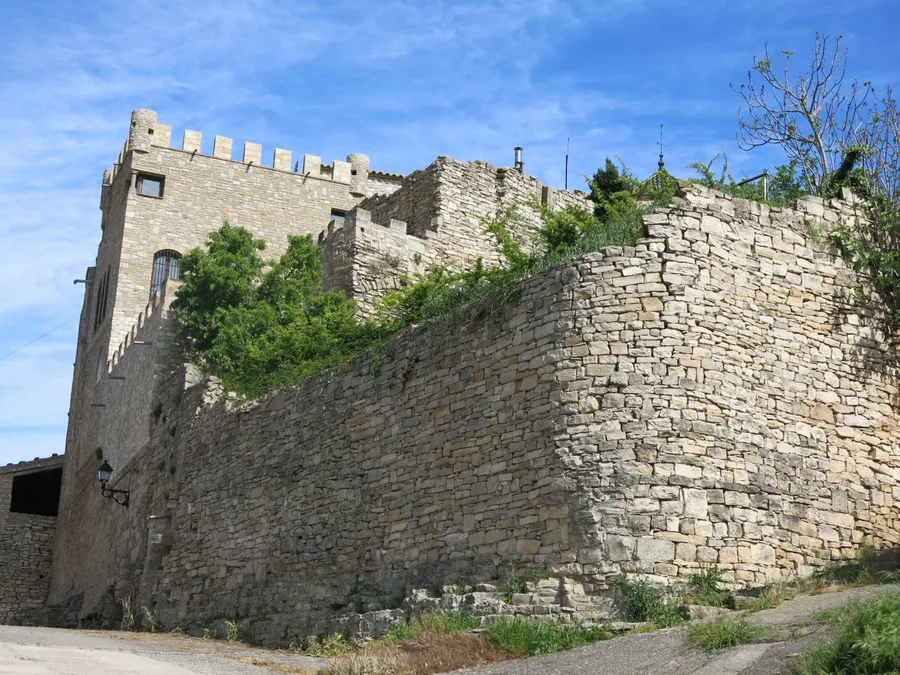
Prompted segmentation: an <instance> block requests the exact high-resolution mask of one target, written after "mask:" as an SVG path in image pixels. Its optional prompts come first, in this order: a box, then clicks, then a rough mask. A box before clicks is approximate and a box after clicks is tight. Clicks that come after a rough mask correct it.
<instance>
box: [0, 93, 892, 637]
mask: <svg viewBox="0 0 900 675" xmlns="http://www.w3.org/2000/svg"><path fill="white" fill-rule="evenodd" d="M170 136H171V128H170V127H168V126H166V125H164V124H160V123H159V122H158V121H157V115H156V113H155V112H153V111H149V110H138V111H135V112H134V113H133V115H132V120H131V129H130V133H129V138H128V141H127V142H126V144H125V147H124V149H123V151H122V153H121V154H120V156H119V158H118V162H117V163H116V164H115V166H114V167H113V168H112V169H110V170H108V171H106V172H105V174H104V177H103V186H102V190H101V210H102V214H103V216H102V222H101V229H102V239H101V242H100V245H99V248H98V254H97V260H96V264H95V265H94V266H93V267H91V268H89V269H88V272H87V276H86V278H85V280H86V281H87V282H88V283H87V284H86V285H85V299H84V306H83V309H82V314H81V322H80V327H79V339H78V347H77V357H76V364H75V374H74V380H73V387H72V398H71V408H70V415H69V430H68V435H67V441H66V452H65V456H64V458H50V459H47V460H37V461H36V462H34V463H28V464H18V465H11V466H8V467H6V468H0V498H4V497H3V495H7V494H9V495H10V497H9V499H8V500H7V501H9V503H10V509H9V512H8V513H7V512H6V511H5V510H4V511H3V513H2V514H0V536H3V537H4V541H14V542H16V544H15V546H12V545H10V546H6V545H5V544H4V547H5V548H4V549H3V555H2V556H0V577H2V578H4V579H10V580H11V581H9V582H4V584H5V586H3V587H2V588H0V620H5V621H8V622H30V621H41V622H46V623H62V624H70V625H71V624H76V623H78V622H85V621H95V622H98V623H101V624H102V623H104V622H106V623H108V624H112V623H114V622H115V621H116V620H117V617H119V616H121V612H122V602H123V601H125V600H127V601H128V602H129V603H130V604H131V605H132V606H134V607H148V608H152V610H153V611H154V612H155V613H156V614H157V615H158V616H159V618H160V619H161V621H162V622H163V623H164V624H166V625H172V626H174V625H179V626H184V627H190V628H194V629H197V628H198V627H203V626H210V625H213V624H214V623H215V622H217V621H221V620H222V619H238V620H240V621H241V622H242V624H243V626H244V629H245V633H246V634H248V635H252V636H254V637H256V638H257V639H260V640H263V641H269V642H278V641H281V640H284V639H286V638H288V637H291V636H292V635H305V634H311V633H316V632H323V631H325V630H328V629H329V627H333V626H334V625H335V624H334V621H335V620H336V619H339V618H340V617H344V618H346V617H347V616H348V615H351V614H360V613H365V612H377V611H380V610H386V609H390V608H393V607H396V606H397V605H398V603H399V602H400V600H402V599H403V598H404V597H405V596H408V594H409V591H410V589H415V588H434V587H436V586H437V587H440V586H445V585H452V584H461V583H476V582H489V581H492V580H496V579H498V578H500V577H502V575H503V571H504V570H506V569H509V568H514V569H523V570H524V569H531V570H542V571H545V572H547V573H549V574H550V579H549V580H547V581H546V582H543V584H542V589H543V590H542V592H541V593H538V594H535V595H534V596H526V597H518V598H517V599H516V607H517V609H515V611H516V612H518V613H535V614H544V615H551V616H554V617H556V618H560V619H566V618H572V617H575V618H577V617H580V616H586V615H589V614H603V613H608V612H611V611H613V607H612V604H611V591H610V587H611V582H612V580H613V579H614V578H615V576H616V575H618V574H619V573H620V572H622V571H628V572H633V573H640V574H644V575H646V577H647V578H650V579H655V580H657V581H660V582H667V581H672V580H676V579H678V578H684V577H686V576H688V575H690V574H692V573H694V572H696V571H698V570H699V569H701V568H704V567H718V568H721V569H722V570H724V572H725V578H726V579H727V581H728V582H730V583H733V584H745V583H749V584H763V583H767V582H772V581H781V580H786V579H790V578H794V577H797V576H806V575H809V574H810V573H812V571H813V570H814V569H816V568H817V567H819V566H821V565H823V564H826V563H828V562H830V561H839V560H842V559H846V558H852V557H853V556H855V555H856V552H857V550H858V548H859V546H860V544H861V543H862V542H864V541H868V542H871V543H874V544H877V545H891V546H893V545H897V544H900V506H898V504H900V445H898V444H900V428H898V422H897V418H896V411H897V406H898V404H900V403H898V400H900V399H898V379H897V370H896V362H895V360H893V359H892V354H891V353H890V352H889V351H888V349H889V348H888V347H885V346H884V344H883V341H882V339H881V336H880V334H879V332H878V329H877V327H876V326H873V325H872V321H871V318H870V317H869V316H868V314H867V313H866V312H865V311H864V310H861V309H858V308H855V307H854V306H853V305H852V304H849V303H848V302H847V301H846V299H845V298H846V295H847V294H846V289H847V288H848V287H849V286H850V285H851V284H852V275H851V273H850V272H849V270H848V269H847V268H846V267H845V266H844V265H843V263H841V262H840V261H839V260H836V259H835V258H834V257H833V256H831V255H829V253H828V252H827V251H826V250H825V249H824V248H823V247H822V246H821V244H819V243H818V240H819V236H818V233H819V232H824V231H827V230H828V229H829V228H831V227H833V226H835V225H837V224H839V223H852V221H853V220H854V219H857V218H860V217H861V215H860V214H859V213H858V204H857V203H856V202H855V200H854V199H853V197H852V195H850V194H846V195H845V197H846V199H844V200H828V201H823V200H822V199H819V198H815V197H808V198H804V199H802V200H799V201H798V202H797V203H796V204H795V206H794V207H793V208H784V209H775V208H769V207H767V206H765V205H760V204H756V203H753V202H747V201H743V200H739V199H731V198H728V197H725V196H724V195H721V194H719V193H715V192H713V191H710V190H707V189H705V188H702V187H699V186H695V185H691V184H682V185H681V186H680V188H679V193H678V195H677V197H676V198H675V200H674V201H673V203H672V204H671V205H670V206H669V207H667V208H664V209H660V210H658V211H656V212H654V213H652V214H650V215H648V216H645V218H644V223H645V230H646V237H645V238H643V239H641V240H640V241H639V242H638V243H637V244H636V245H635V246H632V247H610V248H607V249H605V250H604V251H601V252H598V253H593V254H589V255H586V256H583V257H581V258H578V259H575V260H572V261H569V262H565V263H561V264H559V265H558V266H557V267H555V268H553V269H551V270H549V271H547V272H545V273H543V274H540V275H538V276H536V277H534V278H532V279H530V280H529V281H528V282H527V283H526V284H525V288H524V291H523V293H522V295H521V297H520V298H519V299H518V300H516V301H515V302H513V303H511V304H510V305H509V307H507V308H506V310H505V311H504V312H503V313H502V314H500V315H497V316H492V317H488V318H485V319H484V320H482V321H481V322H480V323H478V324H477V325H473V326H465V327H461V326H456V325H450V324H445V323H435V324H428V325H423V326H419V327H417V328H415V329H411V330H408V331H405V332H404V333H403V334H402V335H399V336H397V337H396V338H395V339H394V340H392V341H391V342H389V343H388V344H386V345H385V346H383V347H382V348H379V349H378V350H375V351H374V352H372V353H367V354H363V355H361V356H360V357H358V358H356V359H354V360H353V361H351V362H349V363H347V364H345V365H343V366H339V367H337V368H334V369H332V370H329V371H326V372H323V373H320V374H318V375H315V376H313V377H310V378H308V379H307V380H305V381H303V382H301V383H300V384H298V385H296V386H293V387H290V388H288V389H285V390H282V391H279V392H275V393H273V394H270V395H268V396H266V397H264V398H262V399H260V400H256V401H250V402H246V403H241V402H239V401H238V400H237V399H235V397H234V396H233V395H230V394H229V393H228V392H225V391H222V389H221V387H220V386H219V385H218V383H217V382H216V381H215V380H214V379H210V378H205V379H204V378H202V377H201V376H200V374H199V373H197V372H196V369H194V368H193V367H192V366H190V365H187V364H184V363H183V359H182V358H181V357H180V352H179V350H178V348H177V342H176V340H175V330H174V327H173V317H172V316H171V313H170V312H169V309H168V307H169V304H170V303H171V300H172V298H173V297H174V291H175V290H176V289H177V286H178V283H179V282H178V258H179V257H180V256H181V255H182V254H183V253H186V252H187V251H188V250H189V249H191V248H193V247H196V246H200V245H202V244H203V243H204V241H205V239H206V236H207V234H208V233H209V232H211V231H213V230H215V229H217V228H218V227H219V226H220V225H221V224H222V222H223V221H229V222H231V223H233V224H235V225H241V226H244V227H246V228H247V229H249V230H251V231H252V232H253V233H254V235H255V236H257V237H259V238H262V239H264V240H265V241H266V242H267V249H266V251H265V253H266V255H269V256H275V255H278V254H280V253H281V252H282V251H283V250H284V247H285V246H286V243H287V239H286V238H287V235H288V234H296V233H299V234H311V235H314V236H316V237H317V238H318V239H317V240H318V242H319V244H320V247H321V254H322V260H323V267H324V273H325V283H326V286H327V287H328V288H329V289H342V290H344V291H345V292H346V293H347V294H348V296H350V297H352V298H354V299H355V300H357V302H358V303H359V307H360V312H361V313H362V314H363V315H365V314H367V313H369V312H371V310H372V307H373V302H374V300H375V299H376V298H377V297H378V296H379V295H381V294H383V293H384V292H385V291H387V290H389V289H392V288H394V287H396V283H397V278H398V276H399V275H401V274H412V273H416V272H422V271H424V270H425V269H427V267H428V266H429V265H431V264H434V263H438V262H447V261H451V260H455V261H459V262H461V263H467V262H471V261H473V260H475V259H476V258H478V257H483V258H485V259H486V260H488V261H490V260H495V259H496V256H497V254H496V252H495V251H494V248H493V245H492V242H491V241H490V240H489V239H488V237H487V235H486V234H485V233H484V232H483V229H484V226H483V224H482V223H483V219H484V218H486V217H490V216H493V215H494V214H496V213H498V212H499V211H500V210H502V209H504V208H505V207H507V206H511V205H514V204H516V203H520V202H522V201H525V200H527V199H531V198H534V199H538V200H540V201H541V202H542V203H544V204H546V205H548V206H550V207H551V208H561V207H564V206H566V205H569V204H579V205H586V206H587V205H589V201H588V197H587V195H585V194H584V193H579V192H567V191H559V190H554V189H552V188H550V187H548V186H545V185H543V184H542V183H540V182H539V181H538V180H536V179H535V178H533V177H531V176H528V175H527V174H525V173H524V172H523V171H521V167H514V168H504V167H501V168H496V167H493V166H491V165H489V164H486V163H483V162H470V163H465V162H459V161H456V160H453V159H450V158H445V157H441V158H438V159H437V160H436V161H435V162H434V163H433V164H431V165H430V166H429V167H427V168H426V169H424V170H421V171H416V172H414V173H412V174H410V175H408V176H401V175H396V174H390V173H383V172H378V171H374V170H371V169H370V167H369V160H368V158H367V157H365V156H364V155H358V154H355V155H350V156H348V158H347V161H346V162H342V161H335V162H333V163H332V164H330V165H326V164H323V163H322V161H321V159H320V158H319V157H315V156H312V155H304V157H303V158H302V161H301V160H296V161H294V160H293V158H292V156H291V153H290V152H289V151H286V150H281V149H276V150H275V151H274V156H273V160H272V162H271V166H269V165H265V164H264V163H263V161H262V148H261V147H260V146H259V145H257V144H253V143H246V144H245V145H244V149H243V154H242V158H241V159H240V160H238V159H234V158H232V154H233V152H232V150H233V148H232V145H233V144H232V140H231V139H229V138H225V137H221V136H216V137H215V141H214V144H213V151H212V155H206V154H203V153H202V152H201V137H200V134H199V133H198V132H193V131H186V132H185V134H184V141H183V143H182V146H181V147H180V148H172V147H170V144H171V138H170ZM104 459H105V460H107V461H108V462H109V463H110V465H111V466H112V467H113V469H114V472H113V476H112V480H111V481H110V483H109V486H108V487H110V488H113V489H116V490H125V491H127V492H128V498H129V503H128V508H121V507H120V506H117V505H116V504H114V503H113V502H112V501H111V500H109V499H104V498H103V496H102V495H101V491H100V487H99V485H98V483H97V478H96V474H97V469H98V467H99V466H100V464H101V463H102V461H103V460H104ZM47 495H52V497H48V496H47ZM56 496H58V503H57V502H55V501H54V500H55V499H56ZM895 500H897V501H895ZM14 506H15V507H16V508H13V507H14ZM57 512H58V515H55V514H57ZM51 541H52V542H53V543H52V546H51V545H50V542H51ZM23 561H28V562H27V564H25V565H23V564H22V562H23ZM12 569H15V570H16V574H15V575H12V574H11V573H10V574H7V572H6V571H7V570H12ZM32 570H33V573H32V572H31V571H32ZM474 595H475V596H478V595H479V594H474ZM482 595H485V594H482ZM469 600H471V601H472V602H474V603H476V604H477V603H482V604H484V605H485V606H489V607H490V611H491V612H499V611H504V610H503V608H498V607H497V604H498V603H499V604H503V603H501V602H500V601H499V600H491V599H490V598H488V597H475V598H469ZM469 600H467V601H469Z"/></svg>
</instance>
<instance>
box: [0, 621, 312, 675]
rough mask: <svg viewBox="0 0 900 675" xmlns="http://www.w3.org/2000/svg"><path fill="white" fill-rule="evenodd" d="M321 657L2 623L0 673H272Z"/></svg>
mask: <svg viewBox="0 0 900 675" xmlns="http://www.w3.org/2000/svg"><path fill="white" fill-rule="evenodd" d="M144 635H146V634H144ZM142 637H143V636H142ZM324 662H325V661H324V660H323V659H315V658H312V657H304V656H296V655H290V654H284V653H283V652H273V651H267V650H262V649H254V648H252V647H246V646H244V645H230V644H227V643H217V642H215V641H210V640H199V639H194V638H188V637H179V636H168V635H165V634H162V635H158V636H155V637H154V636H147V637H146V638H144V639H141V640H131V639H119V638H116V637H107V636H104V635H102V634H101V632H100V631H78V630H61V629H56V628H32V627H25V626H0V675H101V674H102V675H106V674H107V673H109V674H113V673H115V674H116V675H194V674H197V673H201V674H203V675H271V673H273V672H282V673H283V672H291V670H289V669H287V668H285V667H284V666H292V667H293V672H302V671H300V668H302V667H308V668H310V669H311V671H313V670H316V669H318V668H319V667H321V666H322V665H323V664H324ZM254 663H261V664H266V665H253V664H254ZM268 665H271V666H274V667H275V669H272V668H270V667H266V666H268Z"/></svg>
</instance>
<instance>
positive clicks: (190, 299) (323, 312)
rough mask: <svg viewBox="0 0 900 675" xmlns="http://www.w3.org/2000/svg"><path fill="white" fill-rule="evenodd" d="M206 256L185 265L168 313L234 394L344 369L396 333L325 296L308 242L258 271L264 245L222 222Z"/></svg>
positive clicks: (298, 240) (191, 257)
mask: <svg viewBox="0 0 900 675" xmlns="http://www.w3.org/2000/svg"><path fill="white" fill-rule="evenodd" d="M207 248H208V250H207V251H202V250H200V249H194V250H192V251H191V252H190V253H188V254H187V255H186V256H184V258H183V259H182V261H183V262H182V269H183V278H184V283H183V284H182V286H181V288H180V289H179V291H178V297H177V298H176V300H175V303H174V304H173V307H174V308H175V309H176V310H177V311H178V316H179V320H180V322H181V330H182V335H183V336H184V337H185V338H187V341H188V344H189V345H190V346H191V347H193V348H194V349H195V350H196V352H197V353H198V355H199V356H200V357H201V359H202V362H203V363H204V365H205V366H206V367H207V368H208V369H209V370H210V371H211V372H213V373H215V374H216V375H218V376H219V377H221V378H222V380H223V382H224V383H225V385H226V386H227V387H229V388H231V389H234V390H236V391H239V392H242V393H244V394H247V395H249V396H258V395H260V394H262V393H265V392H266V391H269V390H271V389H276V388H279V387H283V386H286V385H289V384H293V383H294V382H296V381H298V380H300V379H302V378H304V377H306V376H308V375H311V374H313V373H316V372H318V371H320V370H323V369H325V368H329V367H331V366H334V365H337V364H339V363H342V362H344V361H346V360H348V359H350V358H352V357H353V356H355V355H356V354H358V353H359V352H361V351H363V350H364V349H367V348H369V347H372V346H374V345H377V344H381V343H382V342H384V341H385V340H386V339H388V338H389V337H390V336H391V335H392V334H393V333H394V332H395V330H396V328H395V326H392V325H383V324H378V323H375V322H371V321H358V320H357V319H356V317H355V313H356V304H355V303H354V302H353V301H352V300H348V299H347V298H346V297H345V296H344V295H343V293H327V292H325V291H323V290H322V264H321V261H320V259H319V252H318V248H317V247H316V246H315V244H314V243H313V241H312V237H310V236H305V237H289V238H288V249H287V251H286V252H285V253H284V255H282V256H281V258H280V259H279V260H278V261H277V262H276V263H275V264H274V265H272V266H271V267H270V268H269V269H267V270H263V264H262V260H261V259H260V258H259V254H258V251H260V250H261V249H262V248H263V243H262V242H261V241H258V240H254V239H253V238H252V236H251V235H250V233H249V232H247V231H246V230H244V229H243V228H239V227H233V226H231V225H229V224H228V223H226V224H225V225H223V226H222V228H221V229H220V230H219V231H218V232H213V233H211V234H210V237H209V242H208V246H207Z"/></svg>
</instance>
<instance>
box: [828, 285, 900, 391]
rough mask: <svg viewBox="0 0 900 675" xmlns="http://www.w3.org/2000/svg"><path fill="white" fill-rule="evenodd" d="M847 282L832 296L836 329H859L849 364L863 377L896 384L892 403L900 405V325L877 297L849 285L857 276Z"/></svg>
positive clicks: (848, 355) (856, 373)
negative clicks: (857, 292) (895, 324)
mask: <svg viewBox="0 0 900 675" xmlns="http://www.w3.org/2000/svg"><path fill="white" fill-rule="evenodd" d="M846 282H847V283H846V287H843V288H836V289H835V291H834V295H833V296H832V306H833V307H834V313H833V315H832V323H833V325H834V329H835V330H836V331H845V332H853V331H855V332H856V333H857V340H856V341H855V342H854V343H853V348H852V350H851V351H850V353H849V354H847V355H846V356H847V362H848V366H849V368H850V370H851V372H852V373H853V374H854V375H855V376H856V377H859V378H860V379H861V380H863V381H866V380H869V379H870V378H871V377H873V376H876V377H879V378H881V379H883V380H885V381H887V382H889V383H891V384H893V385H895V387H894V391H893V393H892V394H891V405H892V406H893V407H894V408H900V328H898V327H897V326H892V324H891V321H890V312H889V311H888V309H887V308H886V307H885V306H884V305H883V304H882V303H881V302H880V301H879V300H878V299H877V298H871V297H867V296H859V295H857V294H856V293H854V292H853V290H850V289H849V288H848V287H850V286H852V284H853V279H850V278H848V279H847V280H846Z"/></svg>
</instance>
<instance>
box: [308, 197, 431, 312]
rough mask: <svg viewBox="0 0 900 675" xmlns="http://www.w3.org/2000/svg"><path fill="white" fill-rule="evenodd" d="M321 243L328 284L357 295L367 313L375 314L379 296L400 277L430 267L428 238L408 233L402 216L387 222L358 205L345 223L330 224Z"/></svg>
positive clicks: (412, 274)
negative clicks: (426, 239)
mask: <svg viewBox="0 0 900 675" xmlns="http://www.w3.org/2000/svg"><path fill="white" fill-rule="evenodd" d="M319 246H320V248H321V255H322V273H323V278H324V282H325V287H326V288H327V289H328V290H342V291H344V292H345V293H346V294H347V296H348V297H351V298H354V299H355V300H356V302H357V306H358V308H359V314H360V316H363V317H368V316H372V315H373V314H374V313H375V303H376V300H377V299H378V298H380V297H382V296H383V295H385V293H388V292H390V291H393V290H395V289H397V288H398V287H399V280H400V278H401V277H406V278H409V279H413V278H415V276H416V275H417V274H423V273H424V272H425V270H426V265H425V260H426V257H427V242H426V241H424V240H422V239H419V238H418V237H414V236H412V235H408V234H406V223H404V222H403V221H401V220H393V219H392V220H391V221H390V223H389V224H388V226H387V227H384V226H382V225H378V224H376V223H373V222H372V218H371V214H370V213H369V212H368V211H366V210H364V209H360V208H356V209H353V210H352V211H350V212H349V213H347V216H346V219H345V220H344V222H343V223H342V224H340V225H338V224H337V223H331V224H329V226H328V229H327V230H326V231H324V232H321V233H320V234H319Z"/></svg>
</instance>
